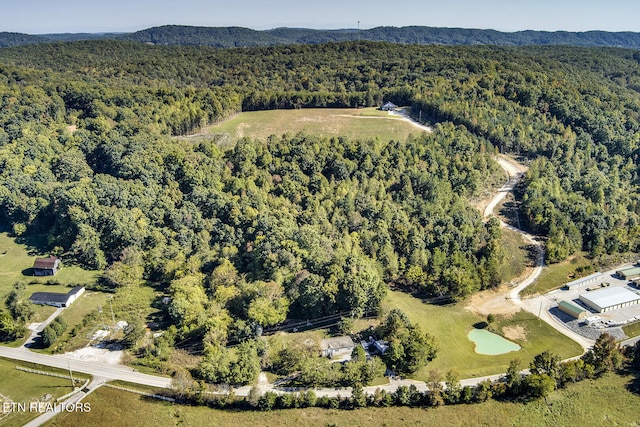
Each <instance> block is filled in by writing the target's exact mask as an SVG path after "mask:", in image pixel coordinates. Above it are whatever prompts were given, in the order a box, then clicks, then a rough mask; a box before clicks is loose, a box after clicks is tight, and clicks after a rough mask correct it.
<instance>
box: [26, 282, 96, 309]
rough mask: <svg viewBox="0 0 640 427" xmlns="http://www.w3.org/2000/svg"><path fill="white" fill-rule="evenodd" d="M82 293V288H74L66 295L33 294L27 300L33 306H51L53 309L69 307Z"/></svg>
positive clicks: (50, 293)
mask: <svg viewBox="0 0 640 427" xmlns="http://www.w3.org/2000/svg"><path fill="white" fill-rule="evenodd" d="M83 293H84V286H76V287H75V288H73V289H71V290H70V291H69V292H67V293H66V294H63V293H59V292H34V293H33V294H32V295H31V296H30V297H29V300H30V301H31V302H32V303H33V304H39V305H51V306H53V307H58V308H60V307H69V306H70V305H71V304H72V303H73V302H74V301H75V300H76V299H78V297H79V296H80V295H82V294H83Z"/></svg>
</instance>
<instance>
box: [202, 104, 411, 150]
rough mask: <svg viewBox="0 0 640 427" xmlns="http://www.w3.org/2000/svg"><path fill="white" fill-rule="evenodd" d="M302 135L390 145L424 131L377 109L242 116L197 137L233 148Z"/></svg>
mask: <svg viewBox="0 0 640 427" xmlns="http://www.w3.org/2000/svg"><path fill="white" fill-rule="evenodd" d="M298 132H305V133H308V134H311V135H326V136H346V137H348V138H352V139H355V138H359V139H374V138H380V140H382V141H390V140H405V139H406V138H407V136H408V135H409V134H411V133H420V132H421V131H420V129H418V128H417V127H415V126H414V125H412V124H411V123H408V122H406V121H404V120H401V119H400V118H399V117H398V116H390V115H389V114H388V113H387V112H384V111H379V110H377V109H375V108H361V109H353V108H351V109H349V108H340V109H333V108H311V109H302V110H269V111H253V112H245V113H240V114H238V115H236V116H234V117H233V118H231V119H229V120H227V121H225V122H223V123H221V124H218V125H215V126H210V127H207V128H206V129H204V130H203V132H202V134H199V135H198V136H197V137H200V136H202V137H211V136H214V135H218V137H219V138H221V141H222V142H225V140H226V142H228V143H229V144H233V143H235V141H237V140H238V139H240V138H243V137H248V138H256V139H259V140H262V141H264V140H266V139H267V138H268V137H269V136H270V135H276V136H278V137H279V136H281V135H283V134H284V133H290V134H296V133H298ZM192 138H193V137H192Z"/></svg>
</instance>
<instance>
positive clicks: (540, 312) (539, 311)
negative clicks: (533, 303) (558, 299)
mask: <svg viewBox="0 0 640 427" xmlns="http://www.w3.org/2000/svg"><path fill="white" fill-rule="evenodd" d="M541 315H542V301H540V310H538V324H540V323H541V322H542V317H540V316H541Z"/></svg>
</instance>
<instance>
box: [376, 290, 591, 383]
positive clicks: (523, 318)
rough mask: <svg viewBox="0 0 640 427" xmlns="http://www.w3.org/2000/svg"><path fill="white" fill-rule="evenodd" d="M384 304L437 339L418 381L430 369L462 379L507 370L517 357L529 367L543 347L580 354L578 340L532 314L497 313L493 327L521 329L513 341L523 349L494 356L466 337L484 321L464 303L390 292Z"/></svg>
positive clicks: (563, 353) (565, 354)
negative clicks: (439, 303) (434, 352)
mask: <svg viewBox="0 0 640 427" xmlns="http://www.w3.org/2000/svg"><path fill="white" fill-rule="evenodd" d="M386 303H387V308H389V309H391V308H399V309H401V310H402V311H404V312H405V313H406V315H407V316H408V317H409V320H411V321H412V322H413V323H417V324H418V325H420V327H421V328H422V330H423V331H425V332H428V333H429V334H431V335H434V336H435V337H436V339H437V340H438V346H439V352H438V356H437V357H436V359H435V360H434V361H432V362H431V363H429V364H428V365H427V366H426V367H424V368H422V369H420V370H418V371H417V372H416V373H415V374H414V375H413V377H414V378H415V379H417V380H421V381H426V380H428V375H429V371H431V370H439V371H440V372H441V373H443V374H444V373H446V372H447V371H448V370H449V369H452V368H453V369H456V370H457V371H458V372H459V373H460V376H461V378H471V377H482V376H485V375H493V374H500V373H503V372H506V370H507V368H508V367H509V363H510V362H511V361H512V360H513V359H515V358H519V359H521V360H522V362H523V364H524V365H525V366H528V364H529V362H531V361H532V360H533V358H534V356H535V355H537V354H539V353H542V352H543V351H545V350H551V351H552V352H553V353H555V354H558V355H559V356H560V357H561V358H563V359H565V358H569V357H573V356H578V355H580V354H581V353H582V350H581V348H580V346H579V345H578V344H577V343H575V342H573V341H572V340H570V339H569V338H567V337H565V336H564V335H562V334H560V333H559V332H557V331H556V330H554V329H553V328H552V327H550V326H549V325H547V324H546V323H544V322H540V321H539V320H538V319H537V317H536V316H534V315H533V314H529V313H526V312H520V313H518V314H516V315H514V316H512V317H510V318H506V317H505V318H502V317H500V316H497V321H496V323H495V324H493V325H492V327H493V328H494V329H496V330H497V331H498V332H499V333H501V332H503V328H517V329H518V330H521V331H522V333H523V339H514V340H513V341H514V342H516V343H517V344H519V345H520V346H521V347H522V349H520V350H519V351H517V352H510V353H506V354H502V355H497V356H487V355H482V354H477V353H476V352H475V350H474V349H475V344H474V343H473V342H472V341H471V340H469V339H468V338H467V334H468V333H469V331H471V329H472V328H473V327H474V326H473V325H474V324H476V323H479V322H483V321H484V320H485V318H483V317H481V316H478V315H476V314H474V313H472V312H470V311H469V310H467V309H465V308H464V303H460V304H452V305H447V306H437V305H431V304H424V303H423V302H422V301H421V300H420V299H418V298H414V297H413V296H411V295H408V294H406V293H403V292H399V291H392V292H389V295H388V297H387V300H386Z"/></svg>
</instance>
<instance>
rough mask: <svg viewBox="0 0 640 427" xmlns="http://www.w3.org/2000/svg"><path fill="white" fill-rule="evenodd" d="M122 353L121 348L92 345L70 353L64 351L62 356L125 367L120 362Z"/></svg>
mask: <svg viewBox="0 0 640 427" xmlns="http://www.w3.org/2000/svg"><path fill="white" fill-rule="evenodd" d="M122 354H123V351H122V350H116V349H110V348H106V347H103V346H93V347H85V348H81V349H80V350H76V351H72V352H70V353H64V354H63V355H62V356H64V357H66V358H68V359H72V360H81V361H83V362H93V363H96V364H100V365H110V366H122V367H123V368H126V367H125V366H123V365H121V364H120V360H121V359H122ZM126 369H128V368H126Z"/></svg>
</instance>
